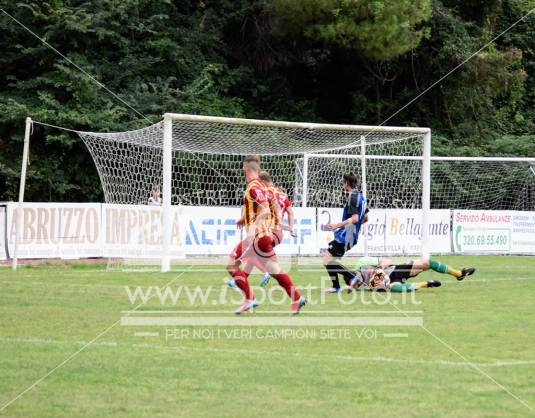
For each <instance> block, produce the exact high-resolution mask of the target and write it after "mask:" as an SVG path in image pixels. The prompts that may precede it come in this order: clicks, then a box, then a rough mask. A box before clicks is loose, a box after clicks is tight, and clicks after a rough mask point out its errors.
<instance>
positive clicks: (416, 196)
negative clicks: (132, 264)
mask: <svg viewBox="0 0 535 418" xmlns="http://www.w3.org/2000/svg"><path fill="white" fill-rule="evenodd" d="M33 123H39V122H33ZM31 124H32V121H31V119H29V118H28V121H27V129H26V137H25V153H24V155H25V157H24V158H23V170H22V174H21V188H20V195H19V205H22V202H23V199H24V182H25V167H26V162H25V161H26V160H25V158H27V143H29V137H30V127H31ZM44 125H46V124H44ZM49 126H51V125H49ZM75 132H76V133H77V134H78V135H79V137H80V138H81V139H82V141H83V142H84V144H85V145H86V147H87V149H88V150H89V153H90V154H91V156H92V158H93V161H94V163H95V165H96V168H97V172H98V175H99V177H100V181H101V184H102V189H103V194H104V199H105V202H106V203H107V204H110V205H118V206H120V205H133V206H136V207H141V208H143V207H145V206H146V205H147V200H148V198H149V196H150V194H151V190H152V189H153V188H154V187H158V188H160V189H161V193H162V202H161V207H160V208H152V209H151V210H152V211H153V212H158V213H157V215H158V216H159V218H158V219H159V220H158V225H157V228H158V229H159V230H160V235H159V236H160V245H161V246H160V247H158V251H157V253H154V252H153V253H152V256H153V257H156V258H157V259H158V260H159V263H160V266H161V271H169V270H170V268H171V261H172V259H174V258H177V256H178V255H179V254H178V253H180V248H182V247H181V244H180V242H179V239H180V237H178V238H177V231H176V223H177V222H176V219H177V216H179V215H178V213H179V211H180V208H181V207H184V206H199V207H238V206H240V205H241V197H242V193H243V189H244V180H243V174H242V171H241V169H242V161H243V158H244V156H246V155H249V154H257V155H259V156H260V158H261V165H262V168H263V169H265V170H267V171H268V172H269V173H270V174H271V176H272V178H273V180H274V182H275V183H276V184H278V185H279V186H281V187H282V188H283V189H285V190H286V191H287V193H288V194H289V197H290V198H291V200H292V201H293V202H294V206H301V207H311V208H329V207H330V208H336V207H342V206H343V205H344V203H345V196H344V194H343V192H342V188H341V177H342V174H343V173H344V172H347V171H353V172H355V173H356V174H357V175H358V176H359V177H360V180H361V184H360V185H359V186H360V187H361V189H362V190H363V192H364V194H365V196H366V197H367V199H368V202H369V207H370V210H372V211H373V210H378V209H381V210H382V209H410V210H417V211H419V213H420V214H421V225H422V228H421V250H420V251H419V252H420V254H422V255H424V256H427V255H429V245H428V244H429V216H430V212H431V209H440V208H444V209H515V210H535V174H534V172H535V170H534V168H533V167H535V158H533V159H532V158H479V157H474V158H466V157H465V158H457V157H436V156H432V155H431V131H430V129H428V128H417V127H386V126H361V125H336V124H320V123H302V122H282V121H268V120H253V119H239V118H225V117H213V116H199V115H185V114H174V113H166V114H165V115H164V116H163V120H162V121H161V122H158V123H156V124H154V125H151V126H148V127H146V128H142V129H138V130H134V131H127V132H116V133H98V132H81V131H75ZM110 213H111V215H109V216H115V215H114V212H113V213H112V212H110ZM117 216H118V215H117ZM136 216H145V215H143V214H141V215H136ZM20 218H21V217H20V216H19V219H20ZM152 227H154V225H152V226H150V228H152ZM366 227H367V226H366V224H365V226H364V229H365V231H364V232H366ZM366 236H367V234H366V233H364V234H363V238H364V240H365V239H366ZM19 238H20V227H19V228H17V234H16V237H15V240H16V243H17V242H18V241H19ZM16 243H15V249H16V248H17V245H16ZM364 244H365V245H364V253H366V252H367V247H366V242H364ZM141 253H142V251H141ZM16 258H17V254H16V250H15V254H14V256H13V263H14V264H13V265H14V267H15V266H16Z"/></svg>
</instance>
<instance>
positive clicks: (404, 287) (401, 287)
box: [390, 283, 416, 293]
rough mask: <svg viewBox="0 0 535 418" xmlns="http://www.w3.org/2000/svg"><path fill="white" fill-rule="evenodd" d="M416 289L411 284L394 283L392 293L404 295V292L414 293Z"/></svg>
mask: <svg viewBox="0 0 535 418" xmlns="http://www.w3.org/2000/svg"><path fill="white" fill-rule="evenodd" d="M413 290H416V288H415V287H414V286H413V285H412V284H411V283H392V286H390V291H391V292H397V293H403V292H412V291H413Z"/></svg>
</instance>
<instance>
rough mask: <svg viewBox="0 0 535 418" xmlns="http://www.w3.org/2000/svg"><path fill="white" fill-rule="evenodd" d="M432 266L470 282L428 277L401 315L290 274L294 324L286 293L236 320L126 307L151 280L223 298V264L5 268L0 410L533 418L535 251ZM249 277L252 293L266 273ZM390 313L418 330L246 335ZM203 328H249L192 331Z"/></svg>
mask: <svg viewBox="0 0 535 418" xmlns="http://www.w3.org/2000/svg"><path fill="white" fill-rule="evenodd" d="M439 259H440V260H443V261H445V262H447V263H448V264H451V265H453V266H468V265H473V266H475V267H476V268H477V272H476V274H475V275H474V276H471V277H469V278H467V279H466V280H465V281H463V282H457V281H456V280H455V279H453V278H451V277H449V276H445V275H439V274H438V273H434V272H431V273H429V272H426V273H424V274H422V275H421V276H419V278H420V277H422V278H425V279H429V278H438V279H440V280H442V283H443V285H442V287H440V288H434V289H422V290H420V291H418V292H417V293H416V295H415V296H416V302H419V304H415V303H412V301H410V302H407V303H406V304H405V305H404V304H402V297H403V295H401V294H395V295H394V294H392V295H390V296H391V297H390V299H389V302H388V303H369V304H368V303H367V301H368V299H366V300H362V299H361V298H356V299H355V300H354V301H353V302H352V303H349V302H348V299H347V298H348V297H349V296H347V295H346V296H344V298H346V299H342V301H340V300H339V298H338V296H337V295H326V296H325V298H324V301H323V302H322V297H321V294H320V293H321V290H320V289H319V285H320V279H319V276H321V275H323V273H322V272H321V270H319V269H317V268H313V267H317V266H314V265H313V264H310V262H309V264H307V266H305V267H301V268H297V267H296V266H294V267H293V269H292V275H293V278H294V280H295V282H296V283H297V284H298V285H299V286H300V287H306V286H309V290H308V291H309V292H310V295H311V297H310V299H311V303H310V304H309V305H307V306H306V307H305V308H304V310H303V312H302V315H301V316H300V317H299V318H290V317H289V316H288V315H287V311H288V309H289V303H288V300H284V299H283V297H282V295H281V294H276V298H277V300H284V303H282V304H270V303H269V302H265V303H264V304H263V305H262V306H261V307H260V308H258V309H257V310H256V312H254V313H248V314H247V315H245V316H235V315H234V314H233V310H234V309H235V308H236V307H237V303H233V302H232V301H229V300H227V299H228V298H227V299H226V300H225V301H223V303H219V300H218V301H216V300H215V299H214V300H212V299H211V296H212V294H210V297H209V298H208V299H207V301H206V303H204V304H203V303H201V302H200V301H199V300H197V302H198V303H197V302H195V301H194V303H190V301H188V300H187V298H185V297H184V298H183V297H182V296H181V297H180V298H178V299H177V301H176V303H173V301H172V300H170V299H167V300H165V301H164V303H162V301H161V300H160V299H161V298H160V297H159V296H158V295H156V294H155V293H151V295H153V297H150V298H147V300H146V301H145V303H143V302H142V301H141V299H138V300H135V301H134V303H133V302H132V298H133V295H132V292H133V291H134V289H135V288H136V287H137V286H139V287H140V289H141V290H143V292H145V293H144V294H145V295H147V293H146V292H148V288H149V287H150V286H152V287H153V290H154V289H155V287H158V288H159V289H164V288H165V287H166V286H169V288H172V289H174V290H176V289H177V288H179V287H182V288H188V289H195V288H198V289H201V291H205V290H207V289H209V288H210V287H213V292H214V293H213V294H214V295H216V294H217V295H218V297H219V295H220V294H222V293H221V292H226V290H227V289H226V286H225V285H224V284H223V278H224V277H225V275H224V274H223V272H222V271H221V270H220V268H221V266H203V265H191V266H186V267H185V268H183V269H182V270H181V271H174V272H171V273H166V274H161V273H151V272H110V271H109V270H108V269H107V268H106V267H105V266H98V265H76V264H75V265H69V266H63V265H43V266H38V267H30V266H28V267H23V268H20V269H19V270H18V271H16V272H12V271H11V270H10V269H8V268H2V269H1V270H0V286H1V289H2V291H1V299H0V317H1V321H0V375H1V376H2V378H1V379H0V409H2V411H1V412H0V416H9V417H33V416H42V417H75V416H80V417H82V416H83V417H102V416H119V417H177V416H181V417H242V416H243V417H251V416H261V417H285V416H292V417H312V416H318V417H323V416H330V417H355V416H381V417H389V416H396V417H399V416H403V417H406V416H415V417H424V416H425V417H429V416H452V417H453V416H463V417H466V416H470V417H480V416H528V415H530V414H533V413H534V410H535V385H534V384H533V383H534V377H535V317H534V315H533V307H534V306H535V276H534V275H533V271H535V257H491V256H485V257H483V256H480V257H464V256H463V257H453V256H450V257H439ZM251 277H252V279H251V280H252V282H253V283H254V284H255V285H257V284H258V281H259V275H252V276H251ZM269 286H270V288H275V287H276V284H275V283H270V284H269ZM126 287H128V291H127V289H126ZM229 292H234V293H235V294H233V295H232V294H231V295H230V296H232V297H234V299H235V300H236V301H237V300H238V299H237V296H238V295H237V292H235V291H233V290H231V289H229ZM366 293H367V294H368V295H369V293H368V292H366ZM129 295H130V297H129ZM154 295H156V296H154ZM138 296H139V294H138ZM160 296H161V295H160ZM190 296H191V295H190ZM227 296H229V295H227ZM156 311H159V312H160V313H159V312H156ZM161 311H166V312H161ZM179 311H182V313H180V312H179ZM185 311H188V313H184V312H185ZM192 311H197V313H195V312H192ZM211 313H213V315H211ZM134 316H135V317H140V318H152V319H154V318H161V317H167V318H190V319H191V321H192V324H193V325H191V326H177V325H174V326H170V325H145V326H139V325H137V326H136V325H131V324H130V325H125V322H126V321H124V318H127V317H134ZM394 316H396V317H401V318H421V321H422V322H423V325H422V326H420V325H416V326H414V325H412V326H411V325H399V326H382V325H354V326H349V325H348V326H340V325H332V326H325V325H317V326H306V327H305V326H295V324H294V325H292V324H290V325H281V326H278V327H273V326H266V325H258V326H256V325H255V326H250V324H251V320H256V319H257V318H284V319H285V320H288V321H290V320H296V321H302V320H309V321H311V322H310V323H312V324H313V323H314V319H318V318H319V319H322V318H323V319H326V318H331V319H332V318H334V319H336V318H342V319H344V318H347V319H349V320H353V319H355V318H364V319H366V318H370V317H379V318H391V317H394ZM121 318H123V321H122V322H121ZM199 318H212V319H213V318H216V319H217V320H220V321H221V322H222V323H223V324H226V322H225V321H227V320H228V321H238V322H239V321H243V322H242V323H241V324H240V323H238V325H226V326H217V324H216V325H215V326H214V325H195V321H197V320H198V319H199ZM34 384H35V385H34ZM26 390H27V391H26ZM25 391H26V392H25ZM21 393H23V394H22V395H21ZM19 395H21V396H20V397H19Z"/></svg>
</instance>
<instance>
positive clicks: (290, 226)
mask: <svg viewBox="0 0 535 418" xmlns="http://www.w3.org/2000/svg"><path fill="white" fill-rule="evenodd" d="M286 212H287V213H288V231H289V232H290V235H291V236H292V237H295V236H296V234H295V231H294V219H295V217H294V209H293V207H292V202H291V201H290V199H288V196H286Z"/></svg>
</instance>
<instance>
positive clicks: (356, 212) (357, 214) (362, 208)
mask: <svg viewBox="0 0 535 418" xmlns="http://www.w3.org/2000/svg"><path fill="white" fill-rule="evenodd" d="M366 213H367V212H366V200H365V199H364V197H363V196H362V195H361V194H359V195H358V196H357V197H354V196H351V205H350V207H349V214H350V215H351V216H350V217H349V218H347V219H346V220H345V221H342V222H337V223H333V224H328V225H326V227H327V229H328V230H329V231H334V230H335V229H338V228H344V227H346V226H347V225H352V224H356V223H357V222H358V221H359V220H361V219H363V218H364V216H367V215H366Z"/></svg>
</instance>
